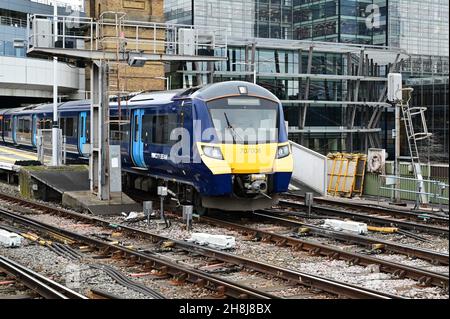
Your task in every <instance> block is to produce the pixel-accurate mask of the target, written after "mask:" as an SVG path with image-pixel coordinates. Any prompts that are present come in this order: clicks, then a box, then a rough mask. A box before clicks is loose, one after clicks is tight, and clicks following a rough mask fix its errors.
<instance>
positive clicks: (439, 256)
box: [254, 211, 449, 266]
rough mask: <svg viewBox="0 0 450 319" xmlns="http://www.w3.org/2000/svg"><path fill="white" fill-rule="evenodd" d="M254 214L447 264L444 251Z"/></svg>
mask: <svg viewBox="0 0 450 319" xmlns="http://www.w3.org/2000/svg"><path fill="white" fill-rule="evenodd" d="M254 215H255V216H257V217H262V218H265V219H268V220H270V221H273V222H276V223H280V224H284V225H286V226H291V227H306V228H308V230H309V231H310V232H311V233H312V234H314V235H318V236H321V237H327V238H331V239H335V240H338V241H342V242H350V243H354V244H358V245H363V246H366V247H371V248H372V247H373V246H374V245H382V249H385V250H387V251H390V252H394V253H397V254H402V255H406V256H408V257H416V258H420V259H425V260H428V261H430V262H432V263H434V264H441V265H445V266H448V265H449V255H448V254H444V253H439V252H435V251H432V250H429V249H421V248H415V247H411V246H408V245H403V244H398V243H395V242H392V241H387V240H383V239H378V238H371V237H367V236H361V235H356V234H350V233H347V232H340V231H334V230H331V229H325V228H321V227H318V226H315V225H310V224H306V223H302V222H300V221H297V220H293V219H288V218H283V217H280V216H279V215H276V214H274V213H273V212H271V211H260V212H255V213H254Z"/></svg>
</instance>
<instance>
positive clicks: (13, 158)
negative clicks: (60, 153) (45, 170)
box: [0, 145, 37, 164]
mask: <svg viewBox="0 0 450 319" xmlns="http://www.w3.org/2000/svg"><path fill="white" fill-rule="evenodd" d="M20 161H37V154H36V153H34V152H31V151H24V150H20V149H16V148H12V147H9V146H4V145H0V162H3V163H7V164H15V163H16V162H20Z"/></svg>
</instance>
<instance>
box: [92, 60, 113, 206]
mask: <svg viewBox="0 0 450 319" xmlns="http://www.w3.org/2000/svg"><path fill="white" fill-rule="evenodd" d="M91 94H92V101H91V114H90V117H91V127H90V132H91V136H90V138H91V150H90V157H89V180H90V188H91V192H93V193H94V194H97V197H98V198H99V199H100V200H109V199H110V181H109V179H110V174H109V171H110V167H109V165H110V164H109V96H108V65H107V63H106V62H105V61H95V62H93V63H92V67H91Z"/></svg>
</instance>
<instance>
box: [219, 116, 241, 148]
mask: <svg viewBox="0 0 450 319" xmlns="http://www.w3.org/2000/svg"><path fill="white" fill-rule="evenodd" d="M223 115H225V120H226V121H227V125H228V126H227V129H229V130H230V131H231V134H232V136H233V142H234V143H235V144H236V136H237V137H239V138H240V140H241V141H244V139H243V138H242V137H241V136H240V135H239V134H238V133H237V132H236V129H235V128H234V127H233V125H231V122H230V119H229V118H228V115H227V113H226V112H223Z"/></svg>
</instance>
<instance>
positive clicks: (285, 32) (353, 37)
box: [165, 0, 449, 161]
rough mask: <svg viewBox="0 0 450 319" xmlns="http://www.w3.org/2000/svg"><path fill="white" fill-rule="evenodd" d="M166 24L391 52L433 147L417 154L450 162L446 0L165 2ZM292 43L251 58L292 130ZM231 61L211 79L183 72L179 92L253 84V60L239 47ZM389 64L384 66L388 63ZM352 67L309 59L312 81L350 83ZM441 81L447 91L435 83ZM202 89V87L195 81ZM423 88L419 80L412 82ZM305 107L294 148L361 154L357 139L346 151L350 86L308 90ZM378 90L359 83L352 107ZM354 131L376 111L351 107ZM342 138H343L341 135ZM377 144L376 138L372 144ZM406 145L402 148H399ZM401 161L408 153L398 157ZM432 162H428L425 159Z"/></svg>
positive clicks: (382, 70)
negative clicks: (399, 54) (398, 52)
mask: <svg viewBox="0 0 450 319" xmlns="http://www.w3.org/2000/svg"><path fill="white" fill-rule="evenodd" d="M165 12H166V19H167V21H169V22H175V23H188V24H191V23H194V24H197V25H206V26H212V27H220V28H227V29H228V34H229V36H230V37H231V38H233V39H241V40H242V43H245V41H248V39H250V38H271V39H284V40H287V39H292V40H309V41H325V42H339V43H349V44H362V45H380V46H386V45H387V46H390V47H393V48H399V49H402V50H404V51H405V52H406V53H407V54H409V55H411V57H410V58H409V59H405V60H404V61H403V63H402V64H401V65H400V71H401V72H402V74H403V77H404V79H405V84H406V85H408V86H412V87H414V89H415V91H414V96H413V100H412V103H413V104H412V105H413V106H426V107H428V112H427V122H428V128H429V131H430V132H431V133H433V134H434V136H433V138H432V140H430V141H429V142H427V143H431V144H430V145H421V147H422V148H423V150H424V151H423V153H424V154H425V156H426V155H427V154H428V153H430V152H429V150H432V149H436V150H437V151H436V152H431V153H432V154H431V158H430V160H432V161H438V160H448V146H447V145H448V135H449V130H448V124H449V121H448V116H449V115H448V113H449V112H448V74H449V73H448V69H449V58H448V49H449V46H448V41H449V39H448V34H449V31H448V18H449V3H448V0H420V1H419V0H358V1H357V0H250V1H238V0H221V1H219V0H194V1H191V0H166V1H165ZM292 42H293V41H276V45H273V46H272V47H277V46H278V47H279V48H278V49H274V48H267V49H266V48H258V49H257V50H256V53H255V61H256V64H255V65H256V72H257V73H258V84H260V85H262V86H264V87H266V88H268V89H269V90H271V91H272V92H274V93H275V94H276V95H277V96H278V97H279V98H280V99H281V100H283V101H289V103H285V104H284V110H285V113H286V114H285V115H286V118H287V120H288V121H289V125H290V126H293V127H297V126H298V125H299V112H300V110H301V107H302V105H301V104H300V103H299V104H296V103H294V102H291V101H296V100H302V99H305V97H306V96H305V90H306V85H307V84H306V82H307V80H306V79H305V78H299V77H296V76H295V74H300V73H306V69H307V64H308V52H307V51H303V53H301V52H300V53H299V51H297V50H292V49H289V48H290V47H291V46H292ZM228 57H229V61H227V62H221V63H216V64H215V65H214V76H213V78H209V79H208V76H207V75H206V74H205V73H196V72H198V71H201V72H206V71H211V68H209V69H208V67H207V66H206V65H205V64H201V63H200V64H199V65H197V66H194V65H193V64H189V63H187V64H184V65H183V67H182V68H183V71H184V72H183V78H182V80H181V82H180V83H179V85H180V86H185V87H189V86H192V85H197V84H199V83H207V82H208V80H209V81H211V80H213V81H226V80H237V79H239V80H247V81H252V80H253V79H252V72H251V71H252V64H251V63H252V62H251V61H252V57H251V53H249V52H248V51H247V50H246V48H245V45H244V44H243V45H242V46H236V47H230V48H229V52H228ZM393 62H394V59H392V61H390V63H393ZM357 67H358V66H357V62H356V60H354V61H352V63H351V65H350V68H349V65H348V59H347V57H346V56H344V55H343V54H338V53H331V52H330V53H323V52H314V55H313V59H312V69H311V73H313V74H328V75H357ZM387 70H388V68H387V67H386V65H378V66H375V67H374V68H371V69H370V72H369V73H368V74H364V75H365V76H374V77H385V76H386V73H387ZM442 78H446V79H447V81H444V82H442ZM199 79H201V81H199ZM420 79H423V80H420ZM308 85H309V88H310V90H309V94H308V96H307V97H308V99H309V100H313V101H314V102H315V103H314V104H313V105H310V106H309V108H308V113H307V116H306V120H305V127H306V128H311V131H310V132H309V133H305V135H306V139H302V144H303V145H305V146H309V147H312V148H314V149H316V150H317V151H320V152H322V153H326V152H328V151H357V150H362V151H364V150H365V149H366V148H367V135H365V134H364V133H354V134H353V135H354V136H358V137H359V139H355V142H354V143H353V142H352V144H351V145H350V147H349V144H348V141H347V139H348V137H349V135H351V134H352V133H342V132H343V131H345V129H346V128H348V118H349V112H350V113H351V112H352V110H351V109H352V108H351V107H349V106H348V105H346V104H345V103H342V104H339V102H340V101H341V102H343V101H350V100H353V99H354V96H353V95H352V94H353V91H354V90H355V84H354V83H352V82H351V81H350V82H347V81H344V80H337V79H312V80H310V82H309V83H308ZM383 86H384V83H383V81H373V82H371V81H367V82H366V81H365V82H363V83H362V84H361V87H360V88H359V90H360V94H359V99H358V100H359V101H378V100H379V98H380V94H381V93H380V92H382V91H383ZM356 109H357V111H356V115H355V123H354V126H355V127H360V128H364V127H366V126H367V123H368V122H369V121H370V118H371V116H372V114H373V112H375V108H372V107H367V106H358V107H356ZM393 124H394V121H393V113H392V112H387V111H386V112H383V114H382V116H381V124H380V126H381V130H382V131H381V133H379V138H380V139H381V143H377V144H379V146H377V147H384V148H387V150H388V152H389V153H390V154H393V149H391V148H392V147H391V146H393V140H392V132H391V131H392V129H393ZM339 130H341V133H340V132H339ZM377 138H378V137H377ZM404 145H406V144H405V143H404ZM404 153H406V150H404ZM433 156H434V158H433Z"/></svg>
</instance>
